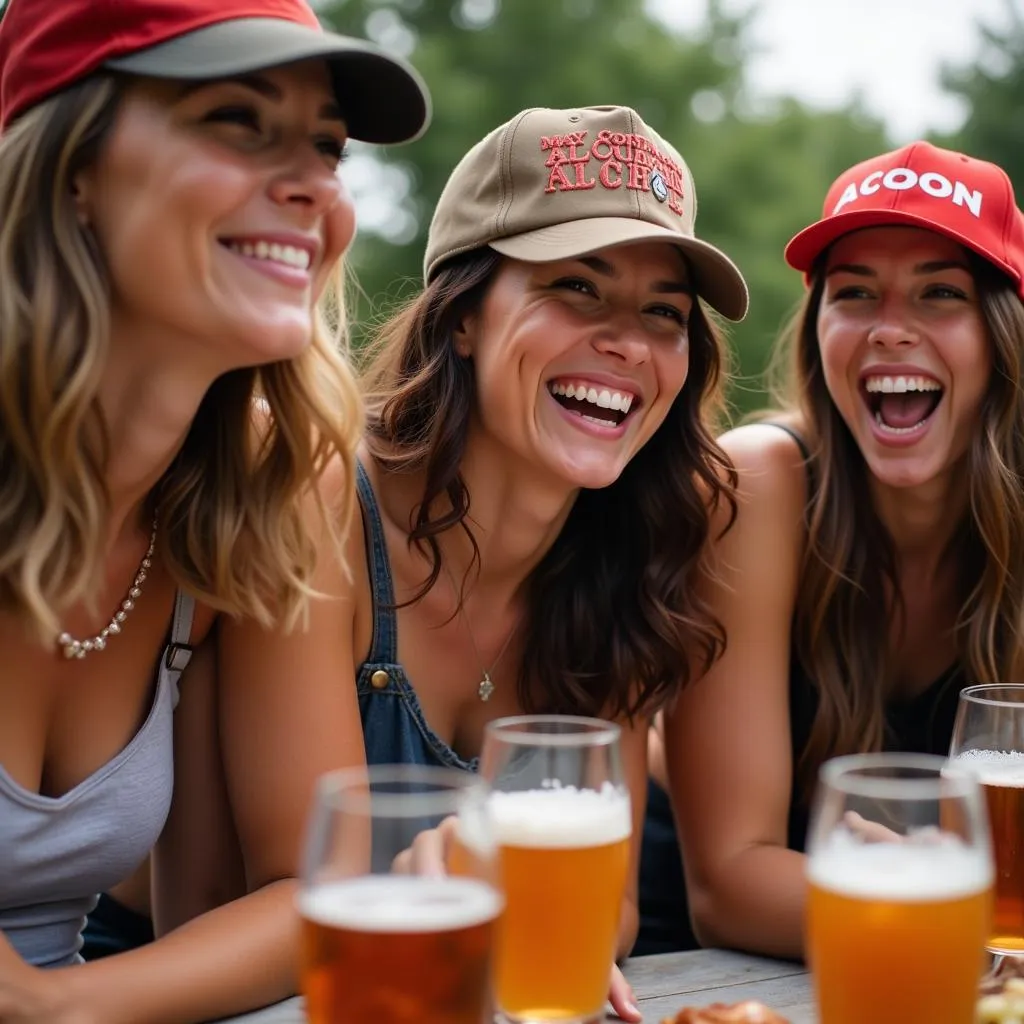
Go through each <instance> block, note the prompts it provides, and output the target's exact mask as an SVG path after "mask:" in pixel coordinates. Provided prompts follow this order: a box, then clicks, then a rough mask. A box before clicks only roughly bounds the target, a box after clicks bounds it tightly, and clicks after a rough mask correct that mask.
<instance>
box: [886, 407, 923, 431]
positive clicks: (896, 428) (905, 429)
mask: <svg viewBox="0 0 1024 1024" xmlns="http://www.w3.org/2000/svg"><path fill="white" fill-rule="evenodd" d="M927 418H928V417H927V416H926V417H925V419H924V420H918V422H917V423H915V424H914V425H913V426H912V427H890V426H889V424H888V423H886V422H885V420H883V419H882V413H881V412H876V413H875V422H876V423H877V424H878V425H879V427H881V428H882V430H884V431H885V432H886V433H887V434H909V433H910V432H911V431H914V430H917V428H918V427H919V426H921V424H922V423H924V422H925V420H926V419H927Z"/></svg>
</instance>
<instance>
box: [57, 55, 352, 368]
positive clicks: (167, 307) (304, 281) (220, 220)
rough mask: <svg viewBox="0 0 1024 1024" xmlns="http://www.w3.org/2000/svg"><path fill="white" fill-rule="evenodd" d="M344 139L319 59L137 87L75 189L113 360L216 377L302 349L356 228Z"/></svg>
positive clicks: (144, 82) (124, 100)
mask: <svg viewBox="0 0 1024 1024" xmlns="http://www.w3.org/2000/svg"><path fill="white" fill-rule="evenodd" d="M345 141H346V131H345V124H344V121H343V120H342V119H341V114H340V111H339V110H338V106H337V102H336V99H335V97H334V93H333V91H332V88H331V82H330V77H329V74H328V71H327V68H326V66H325V65H324V64H323V63H322V62H319V61H310V62H303V63H300V64H294V65H288V66H285V67H282V68H275V69H271V70H266V71H261V72H259V73H258V74H253V75H247V76H244V77H242V78H238V79H229V80H221V81H215V82H209V83H203V84H200V85H195V84H190V85H187V86H183V85H182V84H180V83H169V82H156V81H150V80H136V81H133V82H132V84H130V85H129V86H128V87H127V88H126V91H125V94H124V96H123V98H122V101H121V105H120V108H119V111H118V115H117V119H116V121H115V124H114V127H113V130H112V132H111V135H110V136H109V137H108V139H107V140H106V143H105V145H104V146H103V148H102V150H101V153H100V155H99V157H98V159H97V161H96V162H95V164H93V165H92V166H91V167H90V168H89V169H88V170H86V171H84V172H83V173H82V174H80V175H79V176H78V177H77V179H76V181H75V190H76V202H77V206H78V210H79V217H80V219H81V220H82V222H83V223H84V224H86V225H87V226H88V228H89V230H91V231H92V233H93V234H94V236H95V237H96V239H97V241H98V243H99V247H100V249H101V251H102V253H103V256H104V259H105V262H106V264H107V266H108V269H109V274H110V279H111V292H112V294H111V303H112V323H113V337H114V342H113V344H114V351H113V352H112V358H116V355H117V351H116V350H117V345H118V344H119V343H120V344H125V345H131V346H134V351H135V352H136V355H137V354H138V349H139V348H140V347H143V346H147V345H148V346H152V349H151V351H150V352H149V353H148V354H149V355H150V356H151V357H153V358H159V357H160V356H161V355H163V356H165V357H166V356H173V357H175V358H181V357H182V356H184V355H185V354H186V353H191V354H192V355H193V356H194V357H195V359H197V360H205V362H206V363H207V364H208V365H209V369H210V370H212V372H213V373H215V374H216V373H219V372H223V371H225V370H227V369H231V368H234V367H237V366H244V365H254V364H258V363H266V362H270V361H276V360H280V359H287V358H290V357H292V356H294V355H296V354H297V353H299V352H301V351H302V350H303V349H304V348H305V347H306V346H307V345H308V344H309V342H310V340H311V337H312V330H313V322H314V312H313V309H314V303H315V299H316V297H317V296H318V295H319V293H320V292H321V291H322V290H323V288H324V285H325V283H326V281H327V279H328V276H329V274H330V271H331V269H332V267H333V266H334V264H335V263H336V262H337V260H338V259H339V257H340V256H341V254H342V252H343V251H344V250H345V248H346V247H347V246H348V244H349V242H350V241H351V240H352V237H353V234H354V231H355V219H354V212H353V207H352V202H351V199H350V198H349V196H348V194H347V192H346V190H345V188H344V186H343V185H342V183H341V180H340V178H339V175H338V168H339V163H340V160H341V155H342V150H343V148H344V145H345ZM120 339H124V340H123V341H120Z"/></svg>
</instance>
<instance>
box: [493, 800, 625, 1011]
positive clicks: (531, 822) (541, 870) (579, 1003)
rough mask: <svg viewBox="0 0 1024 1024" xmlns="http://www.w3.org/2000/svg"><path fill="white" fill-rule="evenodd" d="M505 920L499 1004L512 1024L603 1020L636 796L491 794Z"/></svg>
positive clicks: (497, 966)
mask: <svg viewBox="0 0 1024 1024" xmlns="http://www.w3.org/2000/svg"><path fill="white" fill-rule="evenodd" d="M490 806H491V811H492V821H493V824H494V830H495V835H496V838H497V840H498V843H499V845H500V849H501V857H500V861H501V882H502V887H503V890H504V895H505V911H504V914H503V916H502V920H501V923H500V925H499V928H498V943H497V959H496V963H495V999H496V1002H497V1004H498V1007H499V1008H500V1009H501V1011H502V1012H503V1013H504V1014H505V1015H506V1017H508V1018H509V1019H511V1020H513V1021H531V1022H532V1021H543V1022H548V1021H566V1022H569V1021H589V1020H592V1019H598V1018H600V1019H601V1020H603V1019H604V1013H603V1007H604V1003H605V999H606V998H607V994H608V978H609V972H610V970H611V966H612V963H613V960H614V957H615V946H616V939H617V935H618V925H619V914H620V911H621V907H622V900H623V896H624V893H625V887H626V874H627V870H628V865H629V837H630V832H631V830H632V828H631V819H630V809H629V808H630V804H629V796H628V794H627V793H626V792H625V791H623V790H620V789H618V788H616V787H613V786H608V787H606V788H605V790H604V791H600V792H599V791H596V790H586V789H575V788H573V787H569V786H567V787H558V788H552V789H535V790H526V791H521V792H511V793H502V792H494V793H492V794H491V798H490Z"/></svg>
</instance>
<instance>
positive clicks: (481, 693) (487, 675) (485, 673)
mask: <svg viewBox="0 0 1024 1024" xmlns="http://www.w3.org/2000/svg"><path fill="white" fill-rule="evenodd" d="M441 565H442V566H443V568H444V571H445V575H446V576H447V577H448V582H449V583H450V584H451V587H452V593H453V594H454V595H455V600H456V601H458V604H459V618H461V619H462V624H463V625H464V626H465V627H466V635H467V636H468V637H469V642H470V643H471V644H472V645H473V653H474V654H475V655H476V660H477V662H478V663H479V665H480V672H481V673H482V677H481V679H480V682H479V683H477V687H476V695H477V696H478V697H479V698H480V699H481V700H482V701H483V702H484V703H485V704H486V703H487V701H489V700H490V699H491V694H492V693H494V681H493V680H492V679H491V673H492V672H493V671H494V670H495V669H496V668H497V667H498V662H499V661H501V659H502V656H503V655H504V654H505V652H506V651H507V650H508V645H509V644H510V643H511V642H512V637H514V636H515V635H516V629H517V628H518V626H519V624H518V623H516V624H515V625H514V626H513V627H512V628H511V629H510V630H509V634H508V636H507V637H505V642H504V643H503V644H502V645H501V650H500V651H498V654H497V656H496V657H495V659H494V661H492V662H491V667H490V668H489V669H487V668H484V659H483V658H481V657H480V648H479V647H477V645H476V637H475V636H473V627H472V626H470V624H469V616H468V615H467V614H466V608H465V605H464V604H463V602H462V598H461V597H460V596H459V591H458V588H457V587H456V586H455V578H454V577H453V576H452V574H451V570H450V569H449V568H448V566H447V565H445V563H444V562H442V563H441Z"/></svg>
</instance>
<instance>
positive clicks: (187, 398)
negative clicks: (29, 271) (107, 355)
mask: <svg viewBox="0 0 1024 1024" xmlns="http://www.w3.org/2000/svg"><path fill="white" fill-rule="evenodd" d="M119 333H120V335H121V336H123V335H124V333H125V332H124V331H121V332H119ZM118 336H119V335H118V333H117V332H115V333H113V334H112V344H111V352H116V353H117V354H118V356H117V358H112V359H111V360H110V361H109V363H108V366H107V368H106V371H105V373H104V378H103V383H102V385H101V389H100V395H99V401H100V407H101V409H102V412H103V417H104V422H105V424H106V428H107V434H108V438H109V445H110V451H109V457H108V460H107V472H106V482H107V490H108V493H109V495H110V511H111V520H110V533H109V538H110V544H111V546H113V545H115V544H116V543H117V542H118V540H119V539H122V538H123V537H125V536H126V535H128V534H131V533H133V532H135V531H138V530H142V531H144V532H147V533H148V532H149V530H150V529H151V526H152V523H151V520H150V519H149V517H148V514H147V513H146V512H145V505H146V500H147V498H148V497H149V495H150V493H151V492H152V490H153V488H154V487H155V486H156V484H157V483H158V481H159V480H160V478H161V477H162V476H163V475H164V473H166V471H167V469H168V467H169V466H170V464H171V463H172V462H173V460H174V458H175V456H176V455H177V454H178V452H179V451H180V450H181V446H182V444H183V443H184V441H185V437H186V435H187V434H188V431H189V428H190V427H191V425H192V421H193V420H194V418H195V415H196V412H197V410H198V409H199V404H200V402H201V401H202V400H203V396H204V395H205V394H206V391H207V390H208V388H209V386H210V384H211V383H212V382H213V379H214V377H215V376H216V374H215V372H214V371H213V370H212V369H211V368H207V369H206V371H205V372H203V370H201V369H199V368H197V367H196V366H195V365H187V362H188V361H186V360H181V361H179V362H173V361H171V360H168V359H166V358H164V359H163V360H160V359H157V358H151V357H152V355H153V353H154V352H155V351H162V352H164V353H166V352H173V351H175V348H174V346H168V345H166V344H161V345H155V344H145V343H139V338H140V336H141V335H140V332H138V331H135V332H132V333H131V335H130V342H131V343H124V344H118V343H117V340H118ZM133 353H134V354H135V358H132V354H133Z"/></svg>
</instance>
